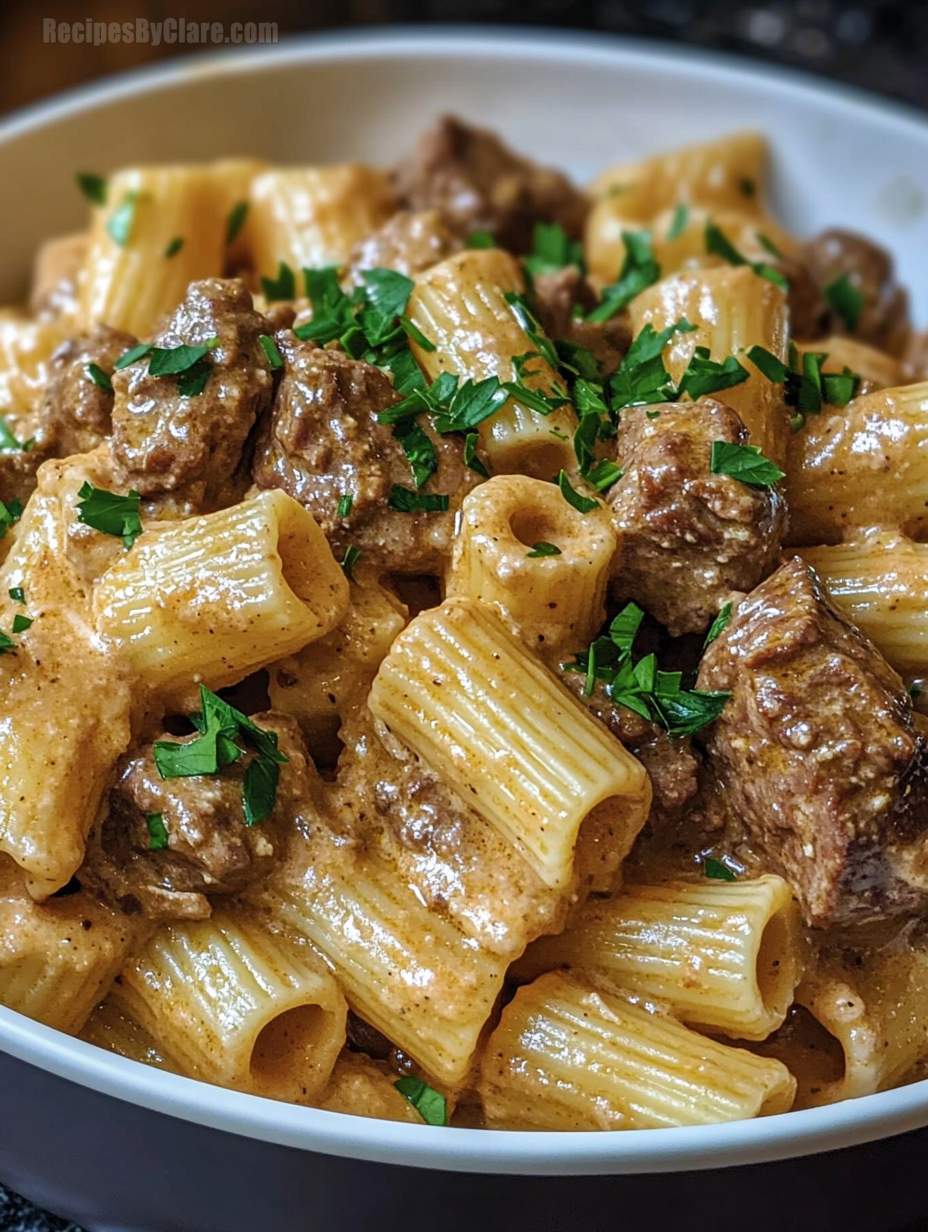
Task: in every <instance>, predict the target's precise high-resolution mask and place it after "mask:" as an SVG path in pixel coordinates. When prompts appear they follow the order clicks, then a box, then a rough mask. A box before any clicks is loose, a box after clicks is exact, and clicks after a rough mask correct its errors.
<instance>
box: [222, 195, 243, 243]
mask: <svg viewBox="0 0 928 1232" xmlns="http://www.w3.org/2000/svg"><path fill="white" fill-rule="evenodd" d="M247 217H248V202H247V201H238V202H236V204H235V205H233V206H232V208H231V210H229V216H228V218H227V219H226V246H228V245H229V244H231V243H232V241H233V240H235V239H237V238H238V234H239V232H240V231H241V229H242V227H244V225H245V219H246V218H247Z"/></svg>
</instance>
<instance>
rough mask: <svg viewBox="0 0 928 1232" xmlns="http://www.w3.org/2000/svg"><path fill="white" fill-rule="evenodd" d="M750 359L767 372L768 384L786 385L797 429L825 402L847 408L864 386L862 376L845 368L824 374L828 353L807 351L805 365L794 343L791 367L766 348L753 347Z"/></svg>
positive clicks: (789, 404)
mask: <svg viewBox="0 0 928 1232" xmlns="http://www.w3.org/2000/svg"><path fill="white" fill-rule="evenodd" d="M747 356H748V359H749V360H750V361H751V363H752V364H754V366H755V367H756V368H757V369H758V370H759V371H760V372H762V373H763V375H764V376H765V377H766V378H767V380H768V381H773V382H774V384H778V385H779V384H781V385H782V386H783V397H784V400H785V402H786V405H787V406H792V407H795V408H796V410H797V412H798V414H797V415H796V416H794V420H795V421H796V424H795V426H796V427H799V428H801V427H802V425H803V423H804V422H805V416H806V415H809V414H818V412H819V411H821V409H822V406H823V404H824V402H828V403H830V404H831V405H833V406H846V405H847V403H848V402H850V400H851V399H852V398H853V397H854V396H855V395H856V393H857V390H858V389H859V387H860V377H859V376H858V375H857V374H856V373H854V372H851V370H850V368H847V367H845V368H844V370H843V371H842V372H823V371H822V365H823V364H824V363H825V361H826V360H827V359H828V355H827V354H826V353H825V352H824V351H804V352H803V355H802V366H801V368H800V366H799V354H798V351H797V349H796V347H795V346H794V345H793V344H792V343H791V344H790V348H789V364H788V365H787V364H784V363H783V361H782V360H780V359H777V357H776V356H775V355H772V354H771V353H770V351H768V350H766V348H765V347H762V346H752V347H751V348H750V350H749V351H748V352H747Z"/></svg>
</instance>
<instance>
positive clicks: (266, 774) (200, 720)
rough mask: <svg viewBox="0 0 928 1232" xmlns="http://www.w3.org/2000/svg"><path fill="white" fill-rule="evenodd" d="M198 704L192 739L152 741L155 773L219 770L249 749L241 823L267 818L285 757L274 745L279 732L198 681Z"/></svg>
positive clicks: (174, 774) (168, 775)
mask: <svg viewBox="0 0 928 1232" xmlns="http://www.w3.org/2000/svg"><path fill="white" fill-rule="evenodd" d="M200 705H201V706H202V710H201V711H200V713H199V714H195V715H191V716H190V721H191V723H193V725H194V727H196V729H197V731H198V732H199V735H198V736H197V737H196V739H195V740H190V741H187V742H184V743H178V742H175V741H173V740H157V741H155V746H154V756H155V765H156V766H157V767H158V773H159V774H160V775H161V777H162V778H164V779H176V778H192V777H196V776H198V775H201V774H217V773H218V772H219V771H220V770H222V769H223V768H224V767H225V766H231V765H232V764H233V762H237V761H238V760H239V759H240V758H241V757H244V756H245V754H246V753H252V754H253V757H252V760H251V761H250V762H249V764H248V767H247V769H246V770H245V777H244V780H243V782H242V806H243V808H244V812H245V824H246V825H248V826H256V825H258V824H259V823H260V822H262V821H266V820H267V818H268V817H270V815H271V813H273V811H274V805H275V804H276V801H277V785H278V782H279V779H280V767H281V765H283V764H284V763H285V762H287V760H288V758H287V757H286V756H285V755H284V754H283V753H281V752H280V750H279V749H278V747H277V733H276V732H273V731H266V730H265V729H264V728H263V727H258V725H257V724H256V723H253V722H252V720H251V719H249V718H248V716H247V715H244V714H242V712H241V711H240V710H236V709H235V708H234V707H233V706H230V705H229V703H228V702H225V701H223V700H222V698H221V697H217V695H216V694H215V693H212V692H210V690H209V689H207V688H206V686H205V685H202V684H201V685H200Z"/></svg>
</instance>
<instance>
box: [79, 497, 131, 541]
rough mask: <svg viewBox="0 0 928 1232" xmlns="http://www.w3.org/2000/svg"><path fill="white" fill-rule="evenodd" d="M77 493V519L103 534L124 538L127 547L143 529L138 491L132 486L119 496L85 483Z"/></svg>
mask: <svg viewBox="0 0 928 1232" xmlns="http://www.w3.org/2000/svg"><path fill="white" fill-rule="evenodd" d="M77 495H78V498H79V499H78V502H77V520H78V521H79V522H83V523H84V525H85V526H91V527H93V529H94V530H98V531H99V532H100V533H101V534H103V535H115V536H116V537H117V538H119V539H122V541H123V544H124V545H125V548H126V551H128V550H129V548H131V547H132V545H133V543H135V541H136V539H137V538H138V537H139V535H140V534H141V533H142V521H141V518H140V517H139V499H140V498H139V494H138V492H136V491H134V490H131V489H130V491H129V492H128V493H127V495H125V496H119V495H117V493H115V492H107V490H106V489H105V488H95V487H94V486H93V484H90V483H83V484H81V488H80V491H79V492H78V494H77Z"/></svg>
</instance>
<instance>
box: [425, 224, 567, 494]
mask: <svg viewBox="0 0 928 1232" xmlns="http://www.w3.org/2000/svg"><path fill="white" fill-rule="evenodd" d="M524 290H525V283H524V280H523V278H522V273H521V271H520V269H519V264H518V262H517V261H516V259H515V257H512V256H510V254H509V253H507V252H502V251H501V250H500V249H497V248H492V249H480V250H468V251H466V252H461V253H458V254H457V255H456V256H454V257H449V258H448V259H447V260H446V261H442V262H441V263H440V264H438V265H434V266H432V268H431V269H429V270H426V272H425V273H424V274H420V275H419V277H418V278H417V279H416V287H415V290H414V291H413V293H412V295H411V296H410V299H409V305H408V307H407V310H406V311H407V315H408V316H409V319H410V320H411V321H412V322H413V324H414V325H415V326H417V327H418V329H419V330H421V332H422V333H423V334H424V335H425V337H426V339H427V340H428V341H429V342H431V343H432V344H433V346H434V348H435V349H434V350H426V349H425V348H424V347H421V346H419V345H418V343H417V342H416V341H415V340H413V341H412V342H411V346H412V350H413V353H414V354H415V356H416V359H417V360H418V361H419V365H420V367H421V368H422V370H423V372H425V374H426V376H427V377H428V378H429V379H430V380H435V379H436V378H437V377H438V376H440V375H441V374H442V373H443V372H451V373H453V374H454V375H456V376H457V377H458V378H459V379H460V381H461V382H464V381H466V380H468V379H469V380H473V381H482V380H485V379H486V378H488V377H492V376H495V377H499V379H500V380H501V381H514V380H515V379H516V376H517V373H516V365H515V364H514V363H513V360H514V359H515V358H517V357H518V356H521V355H527V354H529V353H531V352H535V353H536V355H537V352H538V348H537V346H536V345H535V343H533V342H532V340H531V339H530V338H529V336H528V334H527V333H526V332H525V330H524V329H523V328H522V326H521V325H520V324H519V321H518V319H517V317H516V314H515V312H514V311H513V306H512V305H511V304H509V303H507V301H506V295H507V293H508V294H516V293H521V292H522V291H524ZM522 379H523V382H524V384H525V385H526V386H527V387H528V388H529V389H533V390H541V391H542V392H543V393H545V394H549V395H551V394H559V395H560V396H563V395H564V387H563V383H562V382H561V380H560V378H559V377H558V376H557V374H556V373H555V372H554V370H553V369H552V368H551V367H550V365H548V364H547V363H546V362H545V361H544V360H543V359H542V358H540V357H538V358H534V359H532V360H530V361H528V364H527V367H526V369H525V371H524V373H523V378H522ZM576 426H577V417H576V415H575V413H574V411H573V409H572V408H571V407H570V406H563V407H559V408H558V409H557V410H555V411H552V412H551V413H550V414H548V415H543V414H542V413H541V412H540V411H536V410H533V409H532V408H531V407H528V406H526V405H524V403H522V402H520V401H519V399H518V398H514V397H513V398H510V399H509V400H508V401H507V402H505V403H504V404H503V405H502V407H500V409H499V410H498V411H496V412H495V414H493V415H491V416H490V418H489V419H485V420H484V421H483V423H481V424H480V425H479V426H478V428H477V432H478V435H479V437H480V444H481V445H482V446H483V448H484V450H485V451H486V455H487V457H488V459H489V461H490V467H491V469H492V470H493V471H494V472H497V471H498V472H504V473H509V472H513V471H521V472H524V473H525V474H529V475H532V476H534V477H536V478H538V479H550V478H551V477H552V475H556V474H557V473H558V471H559V470H561V469H562V468H563V469H565V470H573V469H575V468H576V461H577V460H576V455H575V454H574V450H573V445H572V443H571V442H572V434H573V432H574V429H575V428H576Z"/></svg>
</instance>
